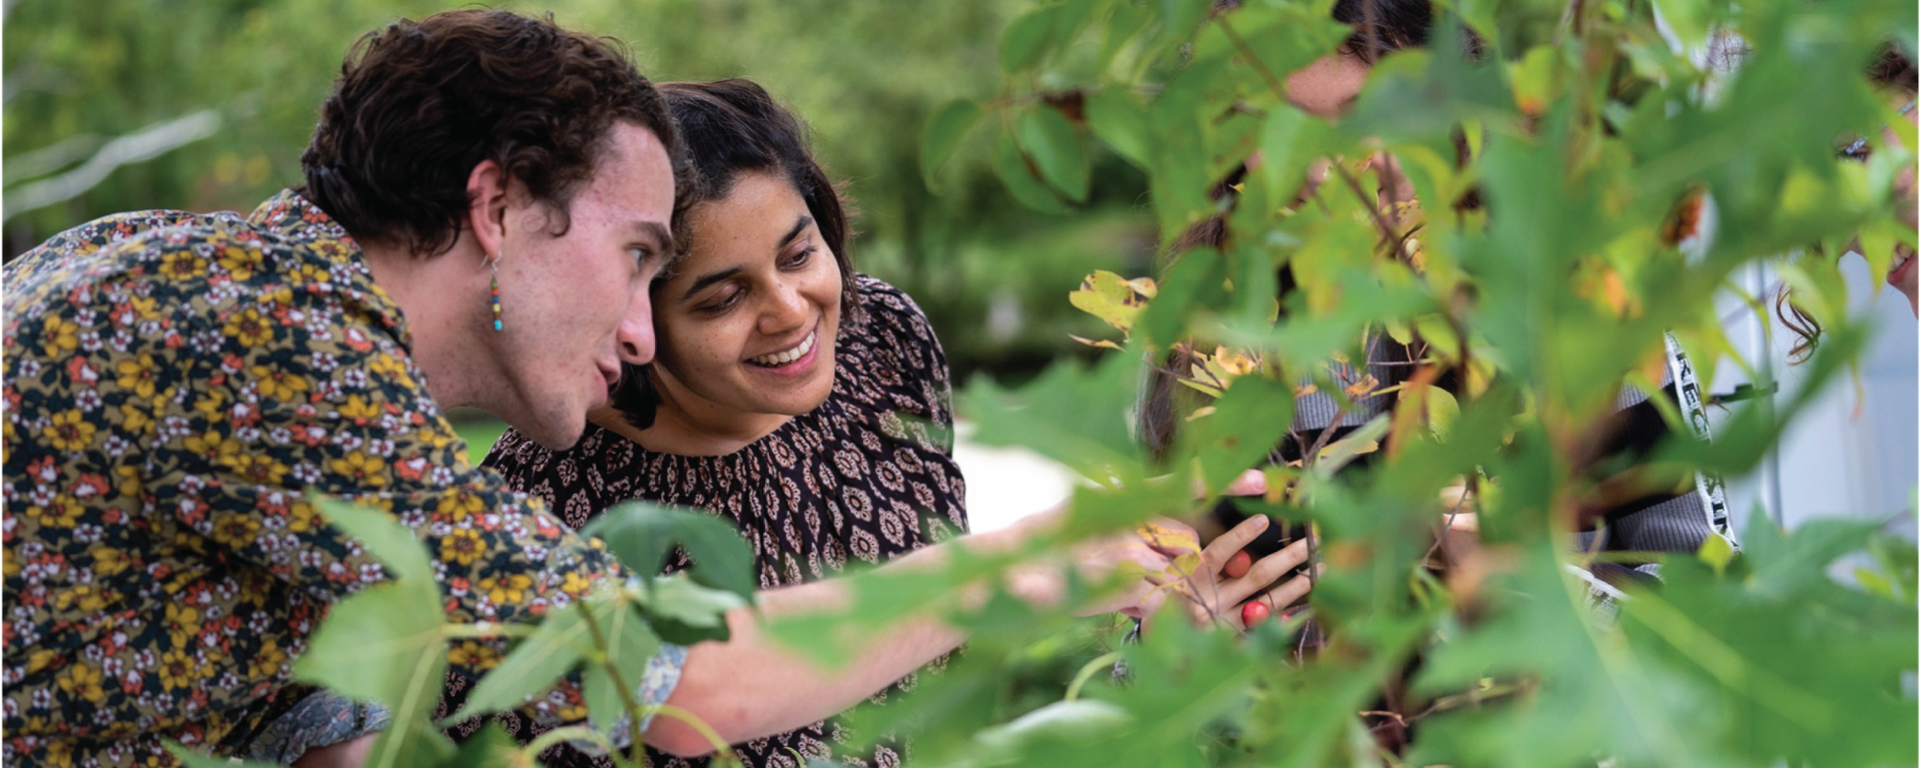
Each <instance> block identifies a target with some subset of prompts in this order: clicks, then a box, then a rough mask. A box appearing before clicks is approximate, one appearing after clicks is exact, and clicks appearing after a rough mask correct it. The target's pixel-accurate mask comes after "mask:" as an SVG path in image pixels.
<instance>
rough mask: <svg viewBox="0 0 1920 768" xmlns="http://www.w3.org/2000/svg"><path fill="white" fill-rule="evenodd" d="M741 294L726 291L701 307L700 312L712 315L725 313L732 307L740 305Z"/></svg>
mask: <svg viewBox="0 0 1920 768" xmlns="http://www.w3.org/2000/svg"><path fill="white" fill-rule="evenodd" d="M741 293H742V291H728V292H727V293H726V294H725V295H723V296H720V297H718V298H715V299H714V300H713V301H709V302H707V303H706V304H703V305H701V307H700V311H702V312H707V313H712V314H718V313H720V312H725V311H727V310H728V309H729V308H731V307H732V306H733V305H735V304H738V303H740V294H741Z"/></svg>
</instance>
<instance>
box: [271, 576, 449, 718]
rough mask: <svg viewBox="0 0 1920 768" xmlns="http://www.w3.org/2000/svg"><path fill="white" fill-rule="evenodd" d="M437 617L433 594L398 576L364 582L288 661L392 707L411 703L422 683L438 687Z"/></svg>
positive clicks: (324, 682) (314, 678) (297, 671)
mask: <svg viewBox="0 0 1920 768" xmlns="http://www.w3.org/2000/svg"><path fill="white" fill-rule="evenodd" d="M444 621H445V615H444V614H443V613H441V610H440V603H439V600H438V599H437V595H436V594H426V595H423V594H422V593H421V592H420V591H419V590H416V589H410V588H408V587H407V586H406V585H403V584H397V583H388V584H377V585H374V586H371V587H368V588H366V589H363V590H361V591H360V592H358V593H355V594H353V595H351V596H349V597H347V598H346V599H345V600H342V601H340V602H339V603H336V604H335V605H334V606H333V609H332V610H331V611H329V612H328V614H327V618H326V620H325V621H323V622H321V623H320V629H319V630H318V631H316V632H314V634H313V638H312V640H311V641H309V642H308V643H307V650H306V652H305V653H303V654H301V655H300V658H299V660H297V661H295V662H294V676H295V677H296V678H297V679H299V680H302V681H305V682H310V683H314V684H316V685H319V686H322V687H325V688H328V689H331V690H333V691H334V692H336V693H339V694H341V695H344V696H348V697H351V698H355V699H361V700H365V701H377V702H380V703H382V704H386V705H387V706H389V707H393V708H395V709H396V710H398V709H400V708H402V707H405V706H407V705H409V704H414V703H418V702H419V701H421V700H422V698H421V692H422V691H423V690H425V689H426V688H429V687H430V688H432V690H433V691H434V693H435V694H436V695H437V694H438V691H439V689H440V685H441V682H442V680H441V679H440V673H439V671H438V667H439V665H442V664H444V662H445V659H444V656H445V655H446V643H445V641H444V640H443V638H442V635H441V627H442V626H443V624H444ZM428 678H431V679H430V680H428ZM396 714H398V712H396Z"/></svg>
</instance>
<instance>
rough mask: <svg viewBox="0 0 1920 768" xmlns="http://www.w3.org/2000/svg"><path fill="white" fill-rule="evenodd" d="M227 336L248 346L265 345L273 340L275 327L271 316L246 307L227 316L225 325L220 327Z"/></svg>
mask: <svg viewBox="0 0 1920 768" xmlns="http://www.w3.org/2000/svg"><path fill="white" fill-rule="evenodd" d="M221 330H222V331H224V332H225V333H226V334H227V335H228V336H230V337H232V338H233V339H235V340H237V341H239V342H240V343H241V344H244V345H246V346H248V347H261V346H265V345H266V344H267V343H268V342H270V341H273V338H274V335H275V333H276V332H277V329H276V328H274V326H273V318H272V317H269V316H267V315H263V314H260V310H258V309H254V308H253V307H247V308H246V309H243V310H240V311H239V312H235V313H233V315H232V316H231V317H228V318H227V325H226V327H225V328H223V329H221Z"/></svg>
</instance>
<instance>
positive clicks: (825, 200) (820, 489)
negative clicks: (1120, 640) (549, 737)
mask: <svg viewBox="0 0 1920 768" xmlns="http://www.w3.org/2000/svg"><path fill="white" fill-rule="evenodd" d="M661 91H662V92H663V93H664V94H665V95H666V96H667V101H668V106H669V108H670V109H671V110H672V111H673V113H674V117H675V119H676V120H677V121H678V122H679V123H680V125H681V126H682V130H683V132H684V135H685V136H686V137H687V140H688V142H689V154H690V155H691V156H692V159H693V161H694V164H695V165H696V166H697V167H698V169H699V173H698V175H697V176H696V179H697V180H696V181H695V182H694V184H693V185H692V187H693V188H692V189H691V190H690V191H689V192H688V194H687V195H686V198H687V199H684V200H683V201H682V202H683V204H686V205H689V206H690V207H689V209H688V213H687V217H686V222H687V224H688V227H687V229H686V232H685V233H683V234H684V235H686V236H689V243H690V245H689V247H688V252H687V254H686V257H685V258H684V260H682V261H681V262H680V263H679V264H677V265H676V266H675V267H674V270H673V272H672V273H671V274H669V275H666V276H664V277H662V278H661V279H659V280H656V281H655V282H654V283H653V290H652V300H653V307H654V318H655V327H656V331H657V334H658V356H657V358H656V360H655V362H654V364H653V365H651V366H647V367H644V368H643V367H638V366H628V367H627V369H626V371H625V372H624V374H623V376H622V381H621V385H620V388H619V390H618V393H617V396H616V397H615V399H614V405H615V406H616V408H617V410H616V409H613V408H610V409H606V410H602V411H599V412H596V413H595V414H594V415H593V422H594V423H593V425H590V426H589V427H588V428H587V433H586V435H585V437H584V438H583V439H582V440H581V441H580V443H579V444H578V445H576V446H574V447H573V448H572V449H570V450H564V451H556V450H551V449H549V448H546V447H543V446H541V445H540V444H538V443H537V442H536V441H534V440H532V439H530V436H529V435H525V434H522V433H519V432H508V433H507V434H506V435H505V436H503V437H502V438H501V440H500V441H499V443H498V444H496V445H495V446H494V450H493V452H492V454H491V455H490V456H489V457H488V458H487V460H486V463H487V464H488V465H490V466H492V467H494V468H495V469H498V470H500V471H501V473H502V474H504V475H506V477H507V479H508V482H509V483H510V484H511V485H513V486H515V487H517V488H519V489H521V490H523V491H526V492H528V493H531V494H534V495H538V496H543V497H545V498H546V499H547V501H548V502H549V504H550V506H551V507H552V508H553V509H555V510H558V511H559V512H560V513H561V515H562V517H563V518H564V519H565V520H566V521H567V522H568V523H570V524H572V525H574V526H576V527H578V526H583V525H585V524H586V523H587V522H588V521H589V520H591V519H592V518H593V517H594V516H596V515H598V514H599V512H600V511H601V510H604V509H607V508H608V507H611V506H614V505H615V504H618V503H620V502H622V501H626V500H628V499H634V498H638V499H643V500H648V501H655V502H661V503H667V504H675V505H682V506H688V507H695V508H700V509H704V510H707V511H709V512H711V513H713V514H716V515H718V516H720V517H722V518H724V519H726V520H728V521H729V522H731V523H733V524H734V525H735V526H737V527H738V528H739V529H740V531H741V533H742V534H743V535H744V536H745V537H746V538H747V539H748V541H750V542H752V544H753V547H754V549H755V553H756V558H755V561H756V562H755V565H756V567H757V570H758V572H759V577H760V585H761V587H763V588H768V589H771V588H777V587H785V586H791V585H796V584H803V583H807V582H813V581H817V580H820V579H823V578H825V577H828V576H831V575H833V574H836V573H839V572H840V571H842V570H843V569H844V568H845V567H846V566H848V565H849V564H852V563H869V564H877V563H882V562H886V561H890V560H894V559H896V558H897V557H899V556H902V555H906V554H908V553H911V552H914V551H915V550H920V549H923V548H925V547H927V546H928V545H930V544H933V543H936V542H939V541H941V540H944V539H949V538H953V537H956V536H958V535H959V534H961V533H963V532H965V531H966V529H967V514H966V507H965V497H966V491H965V484H964V482H963V480H962V478H961V474H960V469H959V466H958V465H957V464H956V463H955V462H954V459H953V437H952V424H953V413H952V407H951V387H950V385H949V382H948V373H947V360H946V356H945V354H944V353H943V352H942V351H941V348H940V344H939V341H938V340H937V339H936V338H935V336H934V333H933V329H932V326H930V325H929V324H928V322H927V320H926V317H925V316H924V315H923V314H922V313H921V311H920V308H919V307H918V306H916V305H915V304H914V303H913V301H912V300H911V299H909V298H907V296H906V295H905V294H904V293H901V292H900V291H899V290H897V289H895V288H893V287H892V286H890V285H887V284H886V283H883V282H881V281H879V280H876V279H873V278H871V277H867V276H864V275H857V274H855V273H854V272H853V268H852V259H851V251H852V247H851V243H850V242H849V241H848V238H847V221H846V213H845V208H844V206H843V204H842V202H841V200H840V198H839V196H838V193H837V191H836V190H835V188H834V187H833V185H832V184H831V183H829V182H828V180H827V178H826V174H825V172H824V171H823V170H822V169H821V168H820V166H819V165H818V164H817V163H816V162H814V160H813V158H812V157H811V155H810V154H809V153H808V150H807V148H806V144H805V138H804V134H803V133H802V129H801V126H800V124H799V122H798V121H797V120H796V119H795V118H794V117H793V116H792V115H791V114H789V113H788V112H787V111H786V110H784V109H782V108H781V107H780V106H779V105H777V104H775V103H774V101H773V99H772V98H771V97H770V96H768V95H767V93H766V92H765V91H764V90H762V89H761V88H760V87H759V86H758V85H755V84H753V83H751V82H747V81H742V80H731V81H722V82H716V83H698V84H693V83H679V84H667V85H663V86H662V87H661ZM688 565H689V563H688V562H687V561H686V559H685V558H684V557H681V558H680V559H679V560H678V561H676V562H671V563H669V564H668V566H667V570H668V571H670V572H671V571H677V570H680V569H683V568H686V567H687V566H688ZM739 631H740V630H739V629H738V628H736V642H734V643H730V644H729V645H739V643H738V632H739ZM952 642H954V641H952V640H950V639H943V640H941V641H939V642H935V643H926V644H924V645H925V646H926V648H927V650H926V651H925V652H924V653H918V655H916V656H915V657H914V658H913V660H912V661H910V662H907V663H903V664H900V665H899V666H898V669H897V670H896V671H873V670H880V669H884V668H885V666H886V665H884V664H868V665H865V666H867V667H870V668H872V669H871V670H868V671H867V672H865V673H864V674H866V675H867V676H870V677H873V678H874V679H872V680H869V681H866V682H860V683H852V684H846V685H842V686H841V687H844V688H846V690H845V691H844V692H842V693H835V692H832V691H827V690H824V686H804V687H808V688H811V689H813V690H810V691H808V692H807V693H806V694H804V695H803V696H800V697H798V698H804V699H806V700H808V701H809V702H810V704H809V705H808V706H801V707H795V706H785V705H781V704H779V703H778V702H779V701H780V700H781V699H782V697H781V696H780V694H778V693H776V690H777V689H779V688H780V687H781V686H783V685H792V684H793V683H792V681H791V680H788V679H786V678H789V677H792V676H791V675H782V674H780V673H778V672H776V671H772V670H773V669H774V668H773V667H770V666H768V665H766V664H764V663H756V664H755V665H754V669H756V670H757V674H760V675H762V676H764V677H765V678H766V679H764V680H762V681H761V682H762V683H764V685H763V686H748V688H757V689H758V692H757V694H756V695H755V697H754V699H753V701H752V702H751V704H750V707H751V709H753V711H754V713H755V714H754V715H753V716H751V717H744V716H743V717H744V719H746V720H750V721H751V722H731V721H728V722H715V723H714V725H715V727H716V728H718V729H719V730H720V732H721V733H722V734H723V735H725V736H726V737H727V738H728V740H730V741H748V740H749V739H752V741H750V742H749V743H745V744H741V745H739V746H737V747H736V748H735V749H736V752H737V753H738V754H739V756H740V757H741V758H742V759H743V760H744V761H745V762H746V763H747V764H748V765H756V766H757V765H763V764H777V763H779V762H781V761H785V760H790V759H791V756H792V755H793V754H800V755H805V756H808V757H822V758H829V757H830V758H837V759H841V760H847V759H849V758H851V759H856V760H858V761H860V762H862V763H865V764H874V765H892V764H897V763H898V762H899V761H900V759H901V758H902V756H903V755H904V753H905V749H904V745H902V744H900V743H899V742H898V741H897V740H891V739H889V740H882V741H880V742H879V743H878V744H876V745H874V746H873V747H872V748H871V749H870V750H864V751H862V753H861V754H857V755H856V754H845V753H846V752H847V747H846V746H845V745H846V744H847V743H848V742H849V740H850V737H849V736H848V735H847V734H845V733H843V732H842V728H841V726H840V725H839V724H838V723H837V722H836V721H835V720H834V719H831V718H829V719H826V720H822V719H821V718H822V717H823V716H824V715H828V714H831V713H832V712H833V711H834V709H835V708H836V706H835V705H831V704H826V705H823V704H821V703H819V702H823V701H833V700H835V699H839V700H840V701H841V703H840V704H839V705H837V706H846V705H847V704H851V703H853V702H855V701H858V700H859V698H862V697H866V696H869V695H873V694H875V693H876V692H878V693H879V695H880V696H881V697H884V696H885V694H886V691H887V690H892V686H890V685H889V683H893V682H894V681H895V680H897V679H899V678H900V677H901V676H902V675H906V676H908V677H909V678H910V677H911V673H912V671H913V669H914V668H915V667H917V666H919V665H920V664H921V663H923V662H925V661H926V660H928V659H933V658H934V657H936V656H938V655H940V654H941V653H943V652H944V651H945V650H947V649H948V648H951V647H952ZM711 646H713V644H706V643H703V644H701V645H697V646H695V647H694V648H693V649H691V650H690V652H689V656H688V672H687V673H686V675H685V676H684V677H683V678H682V679H681V682H680V687H679V688H678V689H677V691H676V693H675V698H674V699H671V700H670V701H669V703H673V704H675V705H677V706H682V707H684V708H686V709H689V710H692V711H695V712H696V713H711V712H715V711H722V712H726V711H729V710H730V709H731V708H728V707H716V706H712V705H710V704H709V703H708V702H709V701H710V700H709V699H706V698H703V696H704V694H703V691H702V688H703V683H702V680H703V679H705V678H703V674H704V673H705V672H707V671H712V670H720V671H721V672H722V673H723V674H722V675H721V677H724V678H725V679H724V681H723V682H724V687H726V688H728V689H730V690H738V689H739V688H740V687H741V686H740V685H739V671H738V670H736V669H730V668H728V665H727V664H725V663H721V662H719V661H716V660H712V657H709V656H707V655H706V654H710V653H718V652H720V651H718V650H716V649H715V648H714V647H711ZM756 661H758V660H756ZM833 677H835V678H847V677H857V675H848V674H835V675H833ZM856 689H857V690H856ZM455 695H456V696H457V695H458V692H457V691H456V692H455ZM703 704H707V705H705V706H703ZM450 706H451V704H450ZM736 719H738V718H736ZM477 725H478V724H477V723H475V724H469V725H468V726H465V727H463V729H462V730H467V731H471V730H473V729H475V728H477ZM507 725H509V726H511V727H513V728H514V730H515V735H516V736H517V737H519V738H520V739H521V740H522V741H527V740H530V739H532V738H533V737H534V736H535V735H536V734H537V733H538V732H539V730H541V729H540V728H539V727H538V726H534V725H532V724H531V723H528V722H527V721H525V720H521V719H517V718H515V719H509V720H507ZM663 727H664V726H663V725H656V726H655V727H654V729H653V731H651V732H649V734H648V740H649V742H650V743H653V744H662V745H671V744H673V743H675V741H676V739H675V738H674V734H672V733H667V732H663V731H662V728H663ZM769 734H772V735H771V736H769ZM761 737H766V738H761ZM651 757H652V760H651V762H652V764H653V765H664V766H684V765H688V764H690V762H691V763H704V760H701V759H699V758H687V757H676V756H673V755H670V754H664V753H661V752H653V754H652V755H651ZM541 759H542V761H543V762H545V764H547V765H555V766H558V765H587V764H595V763H596V761H598V762H599V763H601V764H604V763H605V758H594V757H591V756H589V755H586V754H584V753H581V752H578V751H575V750H573V749H571V748H570V747H566V746H559V747H554V748H553V749H551V750H548V751H547V752H546V753H544V754H543V755H541Z"/></svg>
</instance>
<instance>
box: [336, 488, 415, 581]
mask: <svg viewBox="0 0 1920 768" xmlns="http://www.w3.org/2000/svg"><path fill="white" fill-rule="evenodd" d="M307 498H308V499H310V500H312V502H313V504H314V506H315V507H317V508H318V509H319V511H320V514H321V515H322V516H324V517H325V518H326V519H327V522H328V523H329V524H331V525H332V526H333V527H335V528H337V529H339V530H340V531H341V532H342V533H345V534H347V535H348V536H352V537H353V538H354V539H355V540H357V541H359V542H360V545H361V546H363V547H366V549H367V552H368V553H369V554H371V555H373V556H374V557H375V558H377V559H379V561H380V564H381V565H382V566H384V567H385V568H386V569H387V572H388V573H390V574H392V575H393V576H394V578H396V579H400V580H402V581H406V582H411V583H414V584H419V583H425V584H428V585H432V584H433V583H434V578H433V564H432V560H431V559H430V558H428V556H427V547H426V545H425V544H422V543H421V542H420V537H419V535H418V534H416V533H414V531H413V529H411V528H408V527H406V526H404V525H401V524H400V521H399V520H398V519H396V518H395V517H394V516H393V515H390V514H387V513H385V512H382V511H380V510H377V509H368V508H366V507H362V506H357V505H354V504H350V503H348V502H345V501H341V500H339V499H336V498H333V497H331V496H326V495H323V494H320V493H315V492H312V491H309V492H308V493H307Z"/></svg>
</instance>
